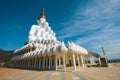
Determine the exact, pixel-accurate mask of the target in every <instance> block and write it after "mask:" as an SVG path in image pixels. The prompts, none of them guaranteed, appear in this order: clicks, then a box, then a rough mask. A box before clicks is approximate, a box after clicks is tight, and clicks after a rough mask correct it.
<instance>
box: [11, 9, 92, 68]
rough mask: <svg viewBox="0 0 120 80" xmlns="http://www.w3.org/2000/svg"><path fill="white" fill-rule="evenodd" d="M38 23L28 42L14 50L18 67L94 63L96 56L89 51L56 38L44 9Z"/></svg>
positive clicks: (66, 65) (52, 66) (61, 66)
mask: <svg viewBox="0 0 120 80" xmlns="http://www.w3.org/2000/svg"><path fill="white" fill-rule="evenodd" d="M37 22H38V25H32V27H31V29H30V32H29V36H28V41H27V44H25V45H24V46H23V47H21V48H19V49H17V50H15V51H14V54H15V56H14V57H13V58H12V60H11V61H12V62H14V66H15V67H17V68H27V69H38V70H57V69H63V70H66V68H67V67H71V66H73V68H74V69H75V70H76V69H77V68H76V66H79V68H80V67H85V64H86V60H88V61H90V63H91V64H94V56H93V55H89V54H88V51H87V50H86V49H85V48H83V47H81V46H79V45H77V44H75V43H73V42H68V44H67V45H65V43H64V42H60V41H58V40H57V39H56V36H55V35H56V34H55V33H54V32H53V30H52V29H51V27H50V26H49V23H48V22H47V21H46V17H45V15H44V9H43V10H42V12H41V15H40V17H39V18H38V19H37Z"/></svg>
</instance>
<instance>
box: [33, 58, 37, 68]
mask: <svg viewBox="0 0 120 80" xmlns="http://www.w3.org/2000/svg"><path fill="white" fill-rule="evenodd" d="M36 65H37V57H35V61H34V69H36Z"/></svg>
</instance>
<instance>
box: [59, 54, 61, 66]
mask: <svg viewBox="0 0 120 80" xmlns="http://www.w3.org/2000/svg"><path fill="white" fill-rule="evenodd" d="M60 66H61V60H60V56H59V67H60Z"/></svg>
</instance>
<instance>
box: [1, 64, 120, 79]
mask: <svg viewBox="0 0 120 80" xmlns="http://www.w3.org/2000/svg"><path fill="white" fill-rule="evenodd" d="M119 64H120V63H119ZM0 80H120V67H119V65H118V64H117V67H116V66H113V65H110V66H109V67H108V68H98V67H96V68H95V67H91V68H84V69H83V68H81V69H80V70H78V71H66V72H64V71H35V70H25V69H13V68H2V67H0Z"/></svg>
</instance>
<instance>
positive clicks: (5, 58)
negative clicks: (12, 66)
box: [0, 48, 14, 63]
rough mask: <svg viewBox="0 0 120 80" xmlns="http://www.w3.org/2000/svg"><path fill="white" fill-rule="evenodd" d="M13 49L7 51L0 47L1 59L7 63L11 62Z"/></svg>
mask: <svg viewBox="0 0 120 80" xmlns="http://www.w3.org/2000/svg"><path fill="white" fill-rule="evenodd" d="M13 51H14V50H11V51H6V50H3V49H1V48H0V60H1V61H3V62H5V63H7V62H9V61H10V60H11V58H12V56H13Z"/></svg>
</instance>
